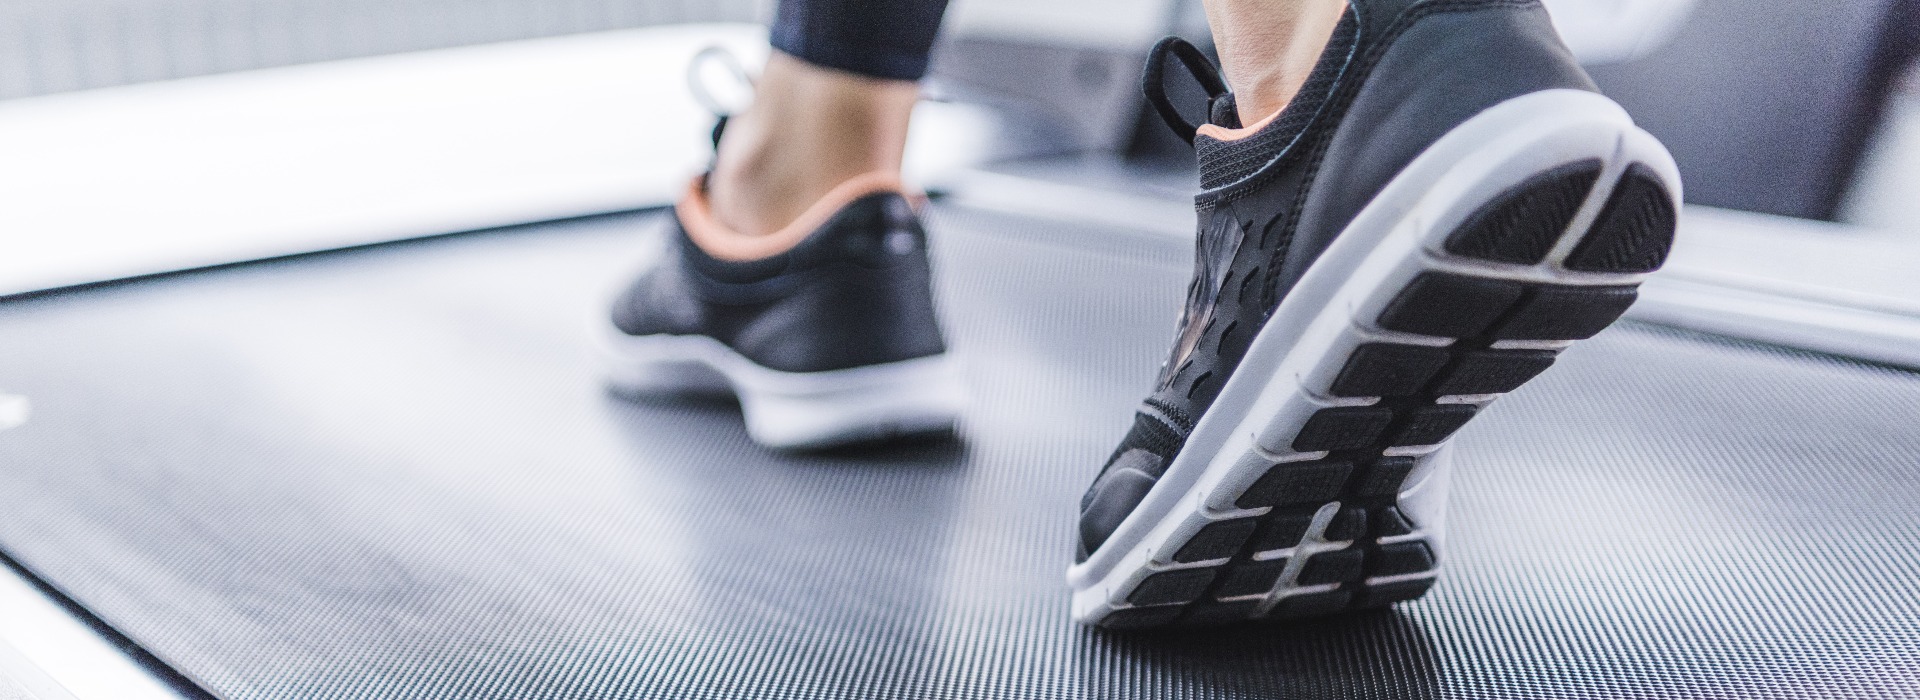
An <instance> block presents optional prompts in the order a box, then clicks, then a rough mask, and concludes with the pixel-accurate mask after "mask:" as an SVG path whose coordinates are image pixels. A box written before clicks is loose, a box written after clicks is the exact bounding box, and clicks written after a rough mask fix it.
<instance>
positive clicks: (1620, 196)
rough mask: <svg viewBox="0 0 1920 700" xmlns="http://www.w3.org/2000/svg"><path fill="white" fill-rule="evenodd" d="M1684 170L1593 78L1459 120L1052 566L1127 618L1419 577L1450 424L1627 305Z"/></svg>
mask: <svg viewBox="0 0 1920 700" xmlns="http://www.w3.org/2000/svg"><path fill="white" fill-rule="evenodd" d="M1679 181H1680V180H1679V174H1678V171H1677V169H1676V168H1675V166H1674V164H1673V160H1672V158H1671V157H1670V156H1669V155H1668V154H1667V152H1666V150H1665V148H1663V147H1662V146H1661V145H1660V144H1659V142H1658V141H1656V140H1655V139H1654V138H1653V137H1652V136H1650V135H1648V134H1647V133H1646V132H1644V131H1642V130H1640V129H1638V128H1637V127H1635V126H1634V125H1633V122H1632V120H1631V119H1630V118H1629V117H1628V116H1627V115H1626V113H1625V112H1624V111H1622V110H1621V109H1620V108H1619V106H1618V105H1615V104H1614V103H1613V102H1612V101H1611V100H1608V99H1607V98H1605V97H1602V96H1599V95H1596V94H1593V93H1587V92H1579V91H1572V90H1550V91H1544V92H1539V93H1534V94H1530V95H1525V96H1522V97H1518V98H1514V99H1512V100H1509V101H1508V102H1505V103H1502V104H1500V105H1498V106H1495V107H1493V108H1491V109H1488V110H1486V111H1485V112H1483V113H1481V114H1480V115H1477V116H1475V117H1474V118H1473V119H1471V120H1468V121H1467V122H1466V123H1464V124H1462V125H1460V126H1459V127H1456V128H1455V129H1454V130H1453V131H1452V132H1450V133H1449V134H1447V135H1446V136H1445V137H1443V138H1442V139H1440V140H1439V141H1437V142H1435V143H1434V144H1433V145H1432V146H1431V147H1429V148H1428V149H1427V151H1426V152H1425V153H1423V154H1422V155H1421V156H1420V157H1419V158H1417V159H1415V161H1414V162H1413V163H1411V164H1410V165H1408V166H1407V168H1406V169H1405V170H1403V171H1402V173H1401V174H1400V175H1399V176H1397V177H1396V178H1395V179H1394V181H1393V182H1391V183H1389V185H1388V186H1387V187H1386V188H1385V189H1384V190H1383V191H1382V192H1381V194H1380V196H1378V197H1376V198H1375V200H1374V201H1373V202H1372V203H1370V204H1369V205H1368V206H1367V208H1366V210H1365V211H1363V212H1361V214H1360V215H1359V216H1358V217H1356V218H1355V220H1354V221H1353V223H1352V224H1351V225H1350V226H1349V227H1348V229H1347V230H1346V231H1344V232H1343V233H1342V234H1341V235H1340V237H1339V238H1337V239H1336V240H1335V242H1334V244H1333V245H1332V246H1330V247H1329V249H1328V250H1327V252H1326V253H1325V254H1324V255H1323V256H1322V257H1321V258H1320V259H1319V260H1317V261H1316V262H1315V263H1314V265H1313V266H1312V267H1311V268H1310V269H1309V270H1308V272H1307V273H1306V275H1305V276H1303V278H1302V279H1301V281H1300V283H1299V284H1298V285H1296V286H1295V287H1294V289H1293V291H1292V292H1290V293H1289V294H1288V295H1287V298H1286V299H1284V300H1283V301H1282V303H1281V305H1280V307H1279V308H1278V309H1276V310H1275V312H1274V315H1273V317H1272V318H1271V319H1270V320H1269V321H1268V323H1267V325H1266V326H1265V327H1264V328H1263V329H1262V330H1261V333H1260V335H1259V336H1258V337H1256V339H1255V340H1254V343H1253V345H1252V346H1251V347H1250V348H1249V350H1248V352H1247V355H1246V357H1245V359H1243V360H1242V362H1241V364H1240V367H1239V369H1238V371H1236V372H1235V373H1234V376H1233V377H1231V378H1230V379H1229V381H1228V383H1227V385H1226V386H1225V387H1224V388H1223V389H1222V391H1221V394H1220V397H1219V398H1218V399H1217V400H1216V401H1215V403H1214V405H1213V406H1212V408H1211V409H1210V410H1209V411H1208V412H1207V414H1206V415H1205V416H1203V418H1202V419H1201V421H1200V423H1199V424H1198V425H1196V426H1195V428H1194V431H1193V433H1192V435H1191V436H1190V437H1189V439H1188V442H1187V445H1186V447H1185V448H1184V449H1183V450H1182V451H1181V453H1180V454H1178V455H1176V457H1175V459H1174V461H1173V463H1172V464H1170V465H1169V467H1168V469H1167V472H1166V474H1165V475H1163V476H1162V478H1161V480H1160V481H1159V482H1158V483H1157V484H1156V485H1155V487H1154V489H1153V491H1151V492H1149V493H1148V495H1147V497H1146V499H1145V500H1144V501H1142V503H1141V504H1140V505H1139V506H1138V507H1136V508H1135V510H1134V512H1133V513H1131V514H1129V516H1128V517H1127V519H1126V520H1125V521H1124V522H1122V523H1121V525H1120V527H1119V528H1118V529H1117V530H1116V531H1115V532H1114V534H1113V535H1112V536H1110V537H1109V538H1108V540H1107V541H1106V542H1105V543H1103V544H1102V546H1101V547H1100V549H1099V550H1098V551H1095V552H1094V553H1093V554H1092V555H1091V556H1090V557H1088V559H1087V560H1086V561H1085V562H1082V563H1080V564H1078V565H1075V566H1074V567H1072V568H1071V569H1070V570H1069V571H1068V583H1069V585H1071V586H1072V588H1073V615H1074V617H1075V619H1077V620H1079V621H1081V622H1083V623H1088V624H1093V625H1098V626H1101V627H1107V628H1116V629H1126V628H1143V627H1160V626H1166V625H1212V624H1223V623H1230V622H1236V621H1241V620H1249V619H1292V618H1301V617H1312V616H1318V615H1325V614H1330V613H1337V612H1341V611H1346V610H1351V609H1359V608H1372V607H1380V606H1384V605H1388V604H1391V603H1394V602H1398V601H1403V600H1410V599H1413V598H1417V597H1419V596H1421V595H1423V594H1424V593H1425V592H1426V591H1427V589H1428V588H1430V587H1431V586H1432V585H1433V582H1434V580H1435V578H1436V577H1437V575H1438V573H1439V568H1440V566H1439V563H1440V561H1441V554H1442V544H1443V542H1442V536H1441V533H1442V531H1443V525H1444V520H1443V518H1444V507H1445V498H1446V483H1447V475H1448V472H1449V471H1450V463H1451V457H1450V454H1451V452H1450V450H1449V449H1446V448H1447V446H1448V444H1449V439H1450V437H1451V436H1452V435H1453V433H1454V432H1455V431H1457V430H1458V429H1459V428H1460V427H1462V426H1463V425H1465V424H1466V423H1467V421H1468V420H1470V419H1471V418H1472V417H1473V416H1474V415H1475V414H1476V413H1477V412H1479V411H1480V410H1481V409H1483V408H1485V407H1486V406H1487V405H1488V404H1490V403H1491V402H1493V401H1494V400H1495V399H1497V398H1498V397H1499V396H1500V395H1502V394H1505V393H1507V392H1509V391H1512V390H1514V389H1517V388H1519V386H1520V385H1522V384H1524V383H1525V382H1527V381H1528V380H1530V379H1532V378H1533V377H1534V376H1536V375H1538V374H1539V373H1540V372H1542V371H1544V370H1545V369H1547V368H1548V367H1549V366H1550V365H1552V364H1553V361H1554V357H1555V356H1556V355H1557V354H1558V353H1559V352H1560V351H1561V350H1564V349H1565V348H1567V347H1568V346H1570V345H1571V344H1572V343H1573V342H1574V341H1578V340H1584V339H1586V338H1589V337H1592V336H1593V335H1594V334H1596V333H1598V332H1599V331H1600V330H1602V329H1604V328H1605V327H1607V326H1608V325H1609V324H1611V323H1612V322H1613V321H1614V320H1616V319H1618V318H1619V316H1620V314H1621V313H1622V312H1624V311H1625V310H1626V308H1627V306H1628V305H1630V304H1632V303H1633V300H1634V298H1635V295H1636V292H1635V288H1636V287H1637V286H1638V284H1639V283H1640V282H1641V281H1642V280H1643V279H1644V278H1645V276H1646V274H1647V273H1649V272H1651V271H1652V270H1654V269H1656V268H1658V267H1659V265H1660V263H1661V262H1663V261H1664V260H1665V257H1666V254H1667V251H1668V249H1669V247H1670V246H1671V243H1672V236H1673V228H1674V221H1675V216H1676V212H1677V207H1678V203H1679V201H1680V199H1679V192H1678V189H1677V188H1678V183H1679Z"/></svg>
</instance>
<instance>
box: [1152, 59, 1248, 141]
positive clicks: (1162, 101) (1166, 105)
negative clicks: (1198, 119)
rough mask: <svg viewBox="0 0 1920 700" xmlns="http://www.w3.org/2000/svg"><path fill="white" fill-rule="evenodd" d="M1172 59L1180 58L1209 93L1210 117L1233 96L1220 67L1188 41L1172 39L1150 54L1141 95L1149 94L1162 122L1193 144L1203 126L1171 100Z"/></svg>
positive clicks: (1188, 70)
mask: <svg viewBox="0 0 1920 700" xmlns="http://www.w3.org/2000/svg"><path fill="white" fill-rule="evenodd" d="M1168 56H1172V57H1174V58H1177V59H1180V64H1181V65H1182V66H1185V67H1186V69H1187V74H1188V75H1189V76H1192V77H1193V79H1194V81H1195V82H1197V83H1199V84H1200V88H1201V89H1203V90H1205V91H1206V92H1207V115H1208V116H1209V117H1211V116H1212V115H1213V112H1214V107H1215V106H1216V105H1218V104H1219V103H1220V101H1221V100H1223V99H1231V98H1232V97H1233V93H1232V92H1231V91H1229V90H1228V89H1227V81H1226V80H1225V79H1224V78H1222V77H1221V76H1220V69H1219V67H1217V66H1215V65H1213V61H1211V60H1209V59H1208V58H1207V55H1206V54H1204V53H1201V51H1200V49H1199V48H1198V47H1195V46H1194V45H1193V44H1191V43H1188V42H1187V40H1186V39H1182V38H1180V37H1177V36H1170V37H1167V38H1165V39H1161V40H1160V42H1159V43H1157V44H1154V45H1153V50H1152V51H1151V52H1148V54H1147V70H1146V72H1145V73H1144V74H1142V75H1141V77H1140V92H1141V93H1143V94H1145V95H1146V98H1147V103H1148V104H1151V105H1153V110H1154V111H1155V112H1159V113H1160V119H1161V121H1164V122H1166V123H1167V128H1169V129H1172V130H1173V133H1174V134H1176V135H1178V136H1179V137H1180V139H1181V140H1183V141H1186V142H1187V144H1188V145H1192V144H1193V138H1194V136H1195V135H1196V134H1198V133H1199V130H1200V126H1199V125H1198V124H1194V123H1192V122H1189V121H1187V118H1186V117H1184V116H1181V114H1180V110H1178V109H1175V108H1174V106H1173V100H1170V99H1168V98H1167V83H1166V74H1167V57H1168Z"/></svg>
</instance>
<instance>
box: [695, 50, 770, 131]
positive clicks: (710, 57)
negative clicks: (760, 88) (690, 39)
mask: <svg viewBox="0 0 1920 700" xmlns="http://www.w3.org/2000/svg"><path fill="white" fill-rule="evenodd" d="M714 66H717V67H719V68H720V69H721V70H722V71H723V72H724V73H726V74H727V77H730V78H732V79H733V86H732V89H731V90H729V91H730V92H736V93H738V94H739V95H740V96H739V97H737V98H736V99H734V100H732V102H733V104H732V105H728V104H727V101H725V100H722V99H720V98H719V97H717V96H715V90H714V85H713V82H712V80H711V78H712V76H713V75H714V73H713V72H712V71H711V70H709V68H710V67H714ZM756 87H757V85H756V83H755V81H754V78H753V73H751V72H749V71H748V70H747V66H746V64H744V63H741V62H740V57H739V56H736V55H734V53H733V52H732V51H729V50H727V48H726V47H724V46H720V45H717V44H716V45H712V46H708V47H706V48H704V49H701V50H700V52H699V53H696V54H694V55H693V58H692V59H691V60H689V61H688V62H687V92H689V93H692V94H693V101H695V102H698V103H700V106H702V107H705V108H706V109H707V111H708V112H711V113H713V117H714V124H713V146H714V148H719V147H720V134H721V133H722V132H724V131H726V129H727V119H728V118H729V117H732V116H733V115H734V113H735V112H738V111H740V110H743V109H746V108H747V105H748V104H750V103H752V101H753V92H754V89H755V88H756Z"/></svg>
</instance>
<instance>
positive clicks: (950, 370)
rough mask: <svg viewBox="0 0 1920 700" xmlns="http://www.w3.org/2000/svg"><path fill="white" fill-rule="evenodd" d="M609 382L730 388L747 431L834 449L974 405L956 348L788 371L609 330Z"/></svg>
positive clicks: (760, 437) (939, 426)
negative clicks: (896, 359)
mask: <svg viewBox="0 0 1920 700" xmlns="http://www.w3.org/2000/svg"><path fill="white" fill-rule="evenodd" d="M602 354H603V356H604V358H603V359H604V360H605V365H606V368H607V380H608V383H609V385H611V386H612V387H613V388H615V389H616V390H619V391H622V392H626V393H668V392H686V391H710V390H730V391H732V392H733V394H734V395H735V396H737V397H739V400H740V408H741V414H742V415H743V417H744V418H745V420H746V424H747V433H748V435H750V436H751V437H752V438H753V439H754V441H755V442H758V443H760V444H762V445H766V446H768V447H776V448H806V447H824V446H830V445H836V444H842V443H847V442H854V441H859V440H866V439H874V438H884V437H888V436H891V435H897V434H903V433H920V432H929V431H938V430H945V429H950V428H952V427H953V425H954V422H955V421H956V420H957V419H958V418H959V415H960V412H961V410H962V409H963V408H964V406H965V403H966V396H965V392H964V390H963V388H962V386H961V382H960V374H959V371H958V367H957V365H956V363H955V362H954V360H953V358H952V357H951V356H950V355H948V354H945V353H943V354H940V355H932V356H928V357H921V358H915V359H911V360H903V361H900V362H889V363H885V364H877V365H868V366H864V367H853V368H849V369H839V370H829V371H823V372H783V371H780V370H775V369H770V368H767V367H763V366H761V365H759V364H756V363H754V362H753V361H752V360H749V359H747V358H746V357H744V356H742V355H741V354H740V353H738V352H735V351H734V350H733V349H732V348H729V347H727V346H726V345H725V344H723V343H721V342H720V341H717V340H714V339H713V338H709V337H706V336H698V335H647V336H629V335H626V334H623V333H620V332H618V331H617V330H614V329H612V328H607V329H606V330H605V331H604V333H603V342H602Z"/></svg>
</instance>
